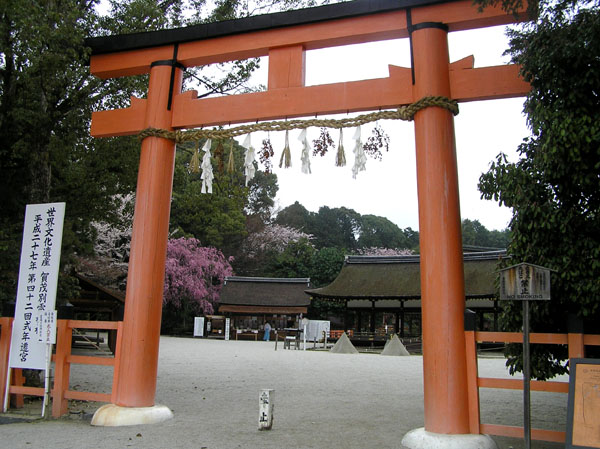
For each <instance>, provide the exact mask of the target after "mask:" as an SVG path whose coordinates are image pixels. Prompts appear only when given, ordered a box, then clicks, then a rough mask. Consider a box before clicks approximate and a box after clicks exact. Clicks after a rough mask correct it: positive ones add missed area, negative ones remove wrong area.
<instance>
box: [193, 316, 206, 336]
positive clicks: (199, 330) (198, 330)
mask: <svg viewBox="0 0 600 449" xmlns="http://www.w3.org/2000/svg"><path fill="white" fill-rule="evenodd" d="M194 337H204V317H203V316H197V317H194Z"/></svg>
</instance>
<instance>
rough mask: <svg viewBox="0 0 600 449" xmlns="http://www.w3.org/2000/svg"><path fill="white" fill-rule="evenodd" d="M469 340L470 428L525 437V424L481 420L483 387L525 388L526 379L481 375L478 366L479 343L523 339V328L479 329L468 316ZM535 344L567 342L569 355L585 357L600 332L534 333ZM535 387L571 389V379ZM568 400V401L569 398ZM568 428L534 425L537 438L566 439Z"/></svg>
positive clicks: (476, 431) (555, 390)
mask: <svg viewBox="0 0 600 449" xmlns="http://www.w3.org/2000/svg"><path fill="white" fill-rule="evenodd" d="M465 324H466V326H465V327H466V329H467V330H466V331H465V340H466V342H465V344H466V350H467V381H468V390H469V411H470V432H471V433H474V434H479V433H484V434H489V435H498V436H507V437H517V438H523V436H524V431H523V427H518V426H506V425H500V424H484V423H481V420H480V403H479V389H480V388H500V389H509V390H523V380H522V379H500V378H489V377H479V375H478V368H477V343H521V344H522V343H523V334H522V333H520V332H477V331H475V330H474V326H473V325H470V324H469V320H468V319H465ZM530 343H531V344H546V345H567V346H568V351H569V353H568V354H569V358H579V357H585V347H586V346H600V335H584V334H582V333H568V334H542V333H531V334H530ZM530 385H531V387H530V390H531V391H545V392H551V393H568V392H569V383H568V382H557V381H537V380H532V381H531V384H530ZM565 402H566V401H565ZM565 436H566V432H565V431H556V430H546V429H531V438H532V439H533V440H541V441H552V442H557V443H564V442H565Z"/></svg>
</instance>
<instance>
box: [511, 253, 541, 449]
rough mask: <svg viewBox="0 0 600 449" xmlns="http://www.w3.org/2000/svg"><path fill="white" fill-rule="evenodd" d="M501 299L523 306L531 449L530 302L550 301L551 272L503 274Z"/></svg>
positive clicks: (519, 269) (517, 269)
mask: <svg viewBox="0 0 600 449" xmlns="http://www.w3.org/2000/svg"><path fill="white" fill-rule="evenodd" d="M500 299H501V300H517V301H522V302H523V435H524V437H525V449H531V393H530V382H529V381H530V379H531V371H530V366H529V360H530V355H529V301H530V300H545V301H548V300H550V269H549V268H544V267H540V266H538V265H532V264H529V263H520V264H517V265H512V266H510V267H507V268H504V269H502V270H500Z"/></svg>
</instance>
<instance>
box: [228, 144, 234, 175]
mask: <svg viewBox="0 0 600 449" xmlns="http://www.w3.org/2000/svg"><path fill="white" fill-rule="evenodd" d="M234 171H235V158H234V157H233V139H230V144H229V158H228V159H227V173H229V174H233V172H234Z"/></svg>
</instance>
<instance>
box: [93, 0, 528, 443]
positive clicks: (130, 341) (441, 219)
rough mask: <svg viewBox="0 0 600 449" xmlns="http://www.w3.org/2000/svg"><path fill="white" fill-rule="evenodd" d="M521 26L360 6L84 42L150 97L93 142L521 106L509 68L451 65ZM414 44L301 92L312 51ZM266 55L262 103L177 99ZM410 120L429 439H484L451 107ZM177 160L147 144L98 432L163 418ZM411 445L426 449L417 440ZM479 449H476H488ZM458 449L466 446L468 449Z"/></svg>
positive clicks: (390, 3)
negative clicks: (203, 73) (476, 35)
mask: <svg viewBox="0 0 600 449" xmlns="http://www.w3.org/2000/svg"><path fill="white" fill-rule="evenodd" d="M524 18H525V17H524V11H523V13H522V14H521V15H519V16H515V15H508V14H506V13H505V12H504V11H502V10H501V9H499V8H492V7H488V8H486V9H485V10H484V11H483V12H478V10H477V7H476V6H473V5H472V3H471V1H450V2H448V1H443V0H442V1H439V0H378V1H368V0H358V1H354V2H349V3H341V4H335V5H328V6H322V7H317V8H309V9H304V10H298V11H290V12H284V13H277V14H270V15H265V16H256V17H249V18H244V19H238V20H233V21H227V22H220V23H213V24H205V25H197V26H192V27H187V28H181V29H175V30H165V31H157V32H151V33H138V34H132V35H122V36H110V37H101V38H93V39H90V40H89V41H88V43H89V45H90V46H91V47H92V56H91V60H90V71H91V73H92V74H94V75H96V76H98V77H100V78H111V77H120V76H130V75H137V74H143V73H149V74H150V81H149V87H148V95H147V98H146V99H137V98H132V101H131V107H129V108H127V109H121V110H111V111H98V112H95V113H94V114H93V116H92V127H91V134H92V135H93V136H95V137H103V136H120V135H132V134H137V133H139V132H140V131H142V130H144V129H146V128H159V129H165V130H173V129H184V128H192V127H200V126H212V125H226V124H231V123H242V122H250V121H257V120H267V119H279V118H290V117H300V116H312V115H315V114H321V115H322V114H331V113H337V112H346V111H364V110H369V109H380V108H394V107H398V106H400V105H406V104H410V103H413V102H414V101H416V100H419V99H420V98H422V97H425V96H445V97H448V98H451V99H454V100H456V101H459V102H463V101H475V100H482V99H493V98H508V97H516V96H523V95H525V94H526V93H527V92H528V91H529V89H530V87H529V85H528V84H527V83H525V82H524V81H523V80H522V79H520V78H519V76H518V71H519V68H518V67H516V66H514V65H505V66H497V67H485V68H473V57H468V58H465V59H462V60H460V61H457V62H454V63H449V56H448V41H447V34H448V32H449V31H459V30H466V29H474V28H481V27H486V26H493V25H502V24H507V23H513V22H515V21H518V20H522V19H524ZM406 37H410V39H411V46H412V55H413V58H412V60H413V63H412V67H411V68H402V67H394V66H390V75H389V77H387V78H381V79H371V80H363V81H353V82H342V83H335V84H327V85H318V86H308V87H305V86H304V73H305V59H304V55H305V52H306V51H307V50H313V49H319V48H326V47H332V46H340V45H348V44H356V43H364V42H371V41H378V40H385V39H396V38H406ZM259 56H268V57H269V70H268V74H269V75H268V89H267V91H265V92H258V93H248V94H239V95H231V96H225V97H216V98H206V99H197V97H196V92H194V91H188V92H183V93H182V92H181V86H182V74H183V69H184V68H185V67H191V66H198V65H206V64H211V63H217V62H225V61H232V60H238V59H247V58H252V57H259ZM414 122H415V140H416V153H417V157H416V160H417V184H418V196H419V198H418V199H419V231H420V236H421V239H420V247H421V285H422V314H423V365H424V367H423V368H424V395H425V430H426V431H427V432H433V433H435V434H442V435H454V434H469V433H473V434H476V433H478V432H479V430H478V428H477V427H476V426H471V425H470V422H469V408H468V397H467V396H468V394H467V380H466V356H465V344H464V332H463V313H464V298H465V295H464V277H463V262H462V240H461V227H460V226H461V222H460V210H459V196H458V178H457V166H456V153H455V143H454V124H453V117H452V114H451V112H449V111H448V110H446V109H443V108H439V107H429V108H427V109H423V110H421V111H419V112H418V113H416V115H415V117H414ZM174 157H175V144H174V142H172V141H170V140H166V139H163V138H159V137H147V138H145V139H144V140H143V142H142V149H141V160H140V168H139V175H138V186H137V197H136V206H135V218H134V225H133V236H132V242H131V255H130V263H129V274H128V280H127V294H126V302H125V316H124V332H123V341H122V347H121V348H120V351H119V354H120V357H119V361H118V363H117V366H116V367H115V369H116V370H118V375H117V376H115V377H116V379H118V380H117V384H116V385H115V386H114V388H115V392H114V394H113V398H114V401H113V402H114V404H112V405H110V406H108V407H109V409H110V410H104V411H103V409H100V410H99V411H98V412H97V413H96V416H95V418H94V421H95V422H96V423H97V424H100V425H102V424H104V425H121V424H123V423H125V421H123V419H122V412H123V411H126V412H127V414H128V415H131V414H132V413H130V412H132V411H133V410H134V408H135V413H133V416H134V418H132V421H126V422H127V423H139V422H145V421H146V420H147V416H148V415H152V414H154V413H155V408H154V406H155V404H154V397H155V390H156V372H157V363H158V344H159V334H160V320H161V307H162V294H163V282H164V262H165V256H166V246H167V234H168V224H169V211H170V200H171V189H172V179H173V166H174ZM105 407H106V406H105ZM144 409H147V411H146V412H145V411H144ZM427 432H425V433H426V434H427ZM419 438H421V437H419ZM405 440H406V438H405ZM477 441H479V440H477ZM405 444H408V445H411V447H420V446H418V445H417V443H411V442H410V441H406V442H405ZM476 444H478V445H477V446H471V447H487V446H485V444H484V445H481V444H482V443H480V442H478V443H476ZM486 444H487V443H486ZM439 447H446V446H439ZM448 447H449V446H448ZM457 447H458V446H457ZM460 447H469V446H465V445H464V443H460Z"/></svg>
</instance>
